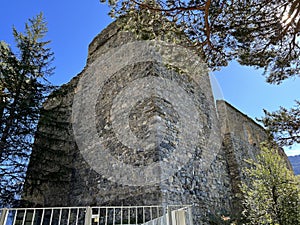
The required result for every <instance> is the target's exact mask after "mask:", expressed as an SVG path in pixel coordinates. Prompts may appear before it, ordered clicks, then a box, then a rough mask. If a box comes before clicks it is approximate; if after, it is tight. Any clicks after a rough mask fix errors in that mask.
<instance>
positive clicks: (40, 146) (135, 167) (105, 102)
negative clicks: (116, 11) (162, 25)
mask: <svg viewBox="0 0 300 225" xmlns="http://www.w3.org/2000/svg"><path fill="white" fill-rule="evenodd" d="M156 49H160V50H161V49H162V50H163V51H159V50H158V52H159V53H160V54H162V55H163V56H161V55H160V54H157V52H156ZM164 54H165V55H164ZM189 56H190V54H189V52H186V51H185V50H184V49H182V48H180V47H178V48H172V47H170V46H167V45H165V44H163V43H155V42H144V41H136V40H135V38H134V36H133V35H131V34H130V33H127V32H123V31H120V30H119V28H118V26H117V25H116V24H115V23H113V24H111V25H110V26H108V27H107V28H106V29H105V30H104V31H102V32H101V33H100V34H99V35H98V36H97V37H96V38H95V39H94V40H93V41H92V43H91V44H90V46H89V53H88V59H87V65H86V67H85V68H84V70H83V71H82V72H81V73H80V74H79V75H77V76H76V77H74V78H73V79H72V80H71V81H70V82H69V83H67V84H65V85H63V86H62V87H61V88H60V89H58V90H57V91H55V92H54V93H52V94H51V96H50V97H49V99H48V100H47V102H46V103H45V104H44V110H43V114H42V116H41V119H40V122H39V128H38V133H37V136H36V139H35V148H34V150H33V153H32V158H31V161H30V165H29V169H28V175H27V180H26V184H25V193H24V196H23V199H24V200H25V201H26V202H27V204H28V205H29V206H42V207H45V206H47V207H51V206H117V205H119V206H121V205H124V206H133V205H162V206H164V205H192V206H193V216H194V223H195V224H208V223H209V220H210V219H211V218H212V217H215V216H216V217H217V216H219V215H221V214H222V215H230V214H232V213H236V212H239V210H240V205H239V204H240V203H239V198H240V196H239V194H240V193H239V183H240V179H242V178H241V169H242V167H243V166H244V162H243V159H247V158H255V156H256V155H257V153H258V150H259V149H258V146H259V144H260V143H261V142H262V141H263V140H265V139H266V138H267V136H266V133H265V131H264V129H263V128H262V127H261V126H259V125H258V124H256V123H255V122H254V121H253V120H252V119H250V118H249V117H247V116H246V115H244V114H243V113H241V112H239V111H238V110H237V109H235V108H234V107H232V106H231V105H230V104H228V103H227V102H225V101H222V100H220V101H215V100H214V97H213V93H212V90H211V85H210V80H209V77H208V72H207V69H206V67H205V65H204V63H202V62H194V61H193V60H195V58H193V57H190V58H189V59H188V57H189ZM176 64H178V67H179V68H178V67H177V65H176Z"/></svg>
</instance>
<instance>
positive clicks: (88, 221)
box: [0, 206, 92, 225]
mask: <svg viewBox="0 0 300 225" xmlns="http://www.w3.org/2000/svg"><path fill="white" fill-rule="evenodd" d="M91 222H92V209H91V207H90V206H88V207H86V211H85V220H84V225H91ZM0 225H1V224H0Z"/></svg>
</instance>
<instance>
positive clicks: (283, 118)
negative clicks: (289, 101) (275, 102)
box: [259, 101, 300, 146]
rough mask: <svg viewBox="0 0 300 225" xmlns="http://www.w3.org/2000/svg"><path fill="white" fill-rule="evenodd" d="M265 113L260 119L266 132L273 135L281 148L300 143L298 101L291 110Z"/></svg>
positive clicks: (299, 109) (281, 109)
mask: <svg viewBox="0 0 300 225" xmlns="http://www.w3.org/2000/svg"><path fill="white" fill-rule="evenodd" d="M264 112H265V117H264V118H262V119H260V120H259V121H261V122H262V123H263V124H264V126H265V127H266V128H267V130H268V131H269V132H270V133H271V134H273V136H274V138H275V140H276V141H277V143H278V144H279V145H281V146H283V145H292V144H294V143H300V101H296V106H295V107H294V108H291V109H289V110H288V109H286V108H284V107H280V109H279V110H278V111H276V112H268V111H266V110H265V111H264Z"/></svg>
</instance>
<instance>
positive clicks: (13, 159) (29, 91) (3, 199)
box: [0, 14, 53, 207]
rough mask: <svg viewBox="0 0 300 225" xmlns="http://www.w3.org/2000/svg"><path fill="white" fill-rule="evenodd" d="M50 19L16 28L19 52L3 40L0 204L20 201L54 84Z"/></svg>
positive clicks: (38, 19)
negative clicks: (41, 116)
mask: <svg viewBox="0 0 300 225" xmlns="http://www.w3.org/2000/svg"><path fill="white" fill-rule="evenodd" d="M46 33H47V27H46V22H45V21H44V18H43V15H42V14H39V15H38V16H36V17H34V18H33V19H29V21H28V23H26V24H25V32H24V33H21V32H18V31H17V30H16V29H15V28H13V35H14V38H15V42H16V49H17V52H13V50H12V48H11V47H10V46H9V45H8V44H6V43H5V42H4V41H1V42H0V205H1V206H2V207H3V206H10V205H15V204H17V202H18V199H19V197H20V193H21V190H22V186H23V181H24V179H25V173H26V167H27V164H28V160H29V156H30V153H31V147H32V142H33V136H34V133H35V131H36V126H37V121H38V118H39V111H40V108H41V106H42V102H43V100H44V99H45V95H46V94H47V93H48V92H49V91H50V90H51V89H52V88H53V87H52V86H51V85H50V84H49V82H48V81H47V80H46V77H47V76H49V75H50V74H51V73H52V71H53V68H52V67H50V64H51V62H52V61H53V53H52V52H51V50H50V49H49V48H48V47H47V46H48V44H49V41H43V38H44V36H45V34H46Z"/></svg>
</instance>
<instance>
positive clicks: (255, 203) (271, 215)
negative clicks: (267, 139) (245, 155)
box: [241, 146, 300, 225]
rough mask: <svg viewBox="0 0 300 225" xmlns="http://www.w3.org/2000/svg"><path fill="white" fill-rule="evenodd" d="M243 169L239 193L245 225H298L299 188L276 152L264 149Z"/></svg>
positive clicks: (299, 221)
mask: <svg viewBox="0 0 300 225" xmlns="http://www.w3.org/2000/svg"><path fill="white" fill-rule="evenodd" d="M248 162H249V164H250V167H249V168H245V170H244V172H245V176H246V177H247V180H245V181H244V182H243V183H242V185H241V191H242V193H243V198H244V200H243V205H244V211H243V214H244V217H245V224H249V225H250V224H270V225H279V224H280V225H291V224H300V187H299V181H297V179H296V177H295V176H294V174H293V172H292V171H290V170H288V169H287V165H286V162H285V160H284V159H283V158H282V157H281V156H280V155H279V154H278V153H277V151H276V149H273V148H271V147H270V146H264V147H262V149H261V154H260V155H259V156H258V158H257V160H256V161H253V160H249V161H248Z"/></svg>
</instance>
